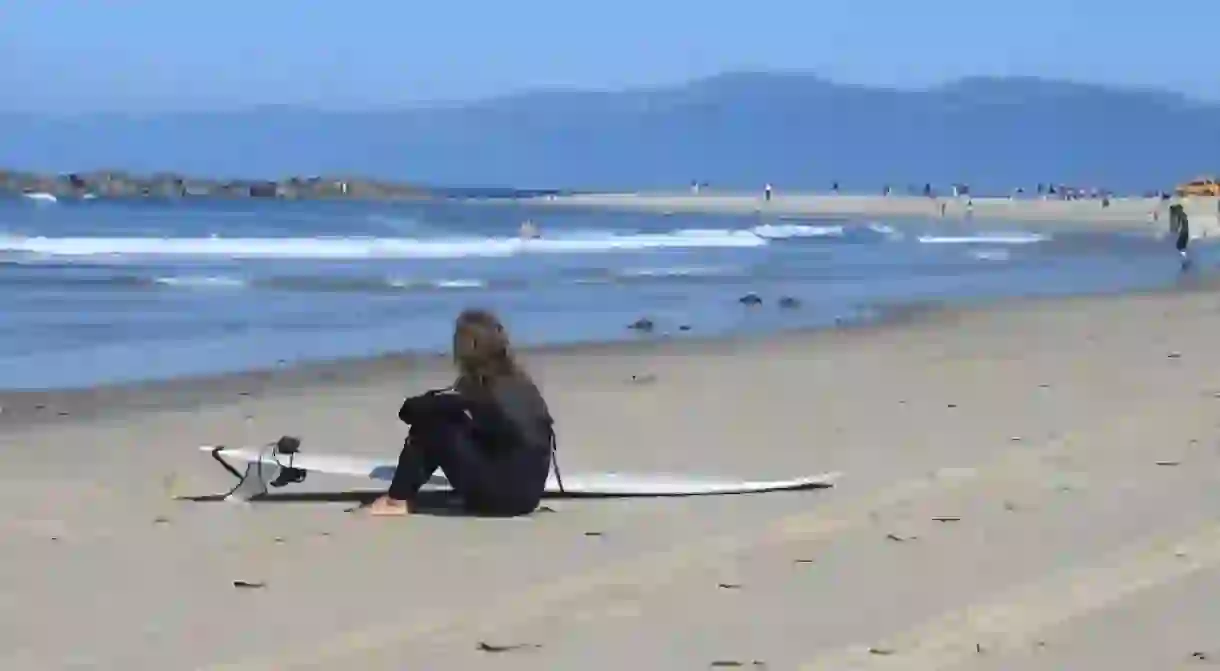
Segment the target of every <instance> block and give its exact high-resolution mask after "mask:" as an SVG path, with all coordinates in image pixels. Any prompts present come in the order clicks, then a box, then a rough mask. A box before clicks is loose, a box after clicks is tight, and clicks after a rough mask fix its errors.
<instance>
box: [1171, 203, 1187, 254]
mask: <svg viewBox="0 0 1220 671" xmlns="http://www.w3.org/2000/svg"><path fill="white" fill-rule="evenodd" d="M1189 244H1190V219H1189V218H1187V216H1186V213H1185V212H1182V211H1180V210H1179V212H1178V240H1177V242H1176V243H1175V245H1174V246H1176V247H1177V248H1178V251H1179V252H1185V251H1186V246H1187V245H1189Z"/></svg>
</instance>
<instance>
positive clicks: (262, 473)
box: [199, 445, 840, 501]
mask: <svg viewBox="0 0 1220 671" xmlns="http://www.w3.org/2000/svg"><path fill="white" fill-rule="evenodd" d="M199 449H200V450H203V451H205V452H209V453H211V455H212V457H213V458H215V459H216V460H217V461H219V462H220V463H221V465H223V466H224V467H225V469H226V470H228V471H229V472H230V473H232V474H233V475H234V476H235V477H237V478H238V484H237V486H236V487H234V488H233V490H232V491H231V492H229V493H228V494H227V495H226V497H225V498H227V499H234V500H242V501H249V500H251V499H254V498H257V497H258V496H262V495H263V494H266V493H267V492H268V491H270V488H272V487H279V486H283V485H284V484H289V483H291V482H294V481H296V480H293V479H292V475H293V474H300V473H309V472H314V473H325V474H328V475H345V476H351V477H359V478H369V479H372V480H380V481H384V482H389V481H390V480H392V479H393V478H394V471H395V469H396V467H397V463H396V462H395V461H383V460H380V459H373V458H368V457H358V456H348V455H339V454H304V453H300V452H297V453H294V454H281V453H279V452H278V451H276V450H275V448H274V446H267V447H262V448H258V447H243V448H231V447H222V446H214V445H203V446H201V447H200V448H199ZM229 462H237V463H244V464H245V465H246V468H245V472H244V473H243V472H240V471H238V470H237V469H235V468H234V467H233V466H232V465H231V464H230V463H229ZM285 472H287V473H288V476H287V478H286V480H287V481H286V482H277V479H279V478H280V477H281V474H284V473H285ZM562 476H563V486H562V487H560V484H559V481H558V479H557V478H556V477H555V474H554V473H553V472H552V473H551V475H550V477H549V478H548V479H547V483H546V492H547V493H548V494H564V495H569V496H700V495H704V496H705V495H712V494H747V493H754V492H768V491H777V490H789V489H812V488H820V487H831V486H833V484H834V481H835V480H836V479H838V477H839V476H840V473H837V472H830V473H819V474H817V475H810V476H805V477H800V478H793V479H789V480H733V479H730V478H718V477H711V476H700V475H674V474H665V473H615V472H608V473H572V474H568V473H563V474H562ZM424 487H425V488H426V489H440V490H444V489H449V488H450V487H449V482H448V480H446V479H445V477H444V475H442V474H441V473H439V472H438V473H437V474H436V475H434V476H433V477H432V479H431V480H429V481H428V483H427V484H426V485H424Z"/></svg>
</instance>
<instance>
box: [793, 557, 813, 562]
mask: <svg viewBox="0 0 1220 671" xmlns="http://www.w3.org/2000/svg"><path fill="white" fill-rule="evenodd" d="M792 563H793V564H812V563H813V560H812V559H809V558H807V557H802V558H800V559H793V560H792Z"/></svg>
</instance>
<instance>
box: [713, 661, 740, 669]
mask: <svg viewBox="0 0 1220 671" xmlns="http://www.w3.org/2000/svg"><path fill="white" fill-rule="evenodd" d="M711 666H712V668H713V669H738V668H741V667H743V666H745V664H744V663H742V662H739V661H737V660H735V659H718V660H716V661H714V662H712V664H711Z"/></svg>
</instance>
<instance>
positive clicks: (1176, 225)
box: [1169, 203, 1190, 267]
mask: <svg viewBox="0 0 1220 671" xmlns="http://www.w3.org/2000/svg"><path fill="white" fill-rule="evenodd" d="M1169 232H1170V233H1176V234H1177V236H1178V237H1177V239H1176V240H1175V241H1174V246H1175V247H1176V248H1177V250H1178V254H1179V255H1181V257H1182V267H1186V266H1188V265H1190V254H1189V253H1188V252H1187V251H1186V248H1187V246H1189V245H1190V218H1189V217H1187V216H1186V210H1185V209H1184V208H1183V207H1182V204H1181V203H1174V204H1173V205H1170V206H1169Z"/></svg>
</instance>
